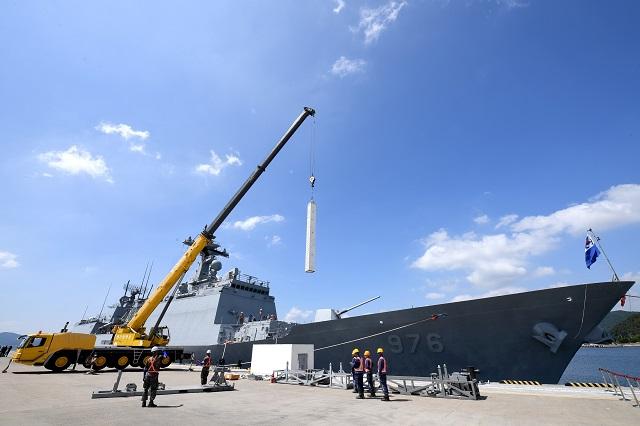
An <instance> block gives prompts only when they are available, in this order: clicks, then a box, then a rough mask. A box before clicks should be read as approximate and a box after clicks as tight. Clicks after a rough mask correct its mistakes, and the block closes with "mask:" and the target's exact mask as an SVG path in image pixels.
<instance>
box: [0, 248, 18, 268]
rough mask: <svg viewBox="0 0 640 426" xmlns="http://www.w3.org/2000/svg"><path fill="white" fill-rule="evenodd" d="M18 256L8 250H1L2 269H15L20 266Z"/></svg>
mask: <svg viewBox="0 0 640 426" xmlns="http://www.w3.org/2000/svg"><path fill="white" fill-rule="evenodd" d="M17 259H18V256H17V255H15V254H13V253H9V252H8V251H0V269H13V268H17V267H18V266H20V264H19V263H18V261H17Z"/></svg>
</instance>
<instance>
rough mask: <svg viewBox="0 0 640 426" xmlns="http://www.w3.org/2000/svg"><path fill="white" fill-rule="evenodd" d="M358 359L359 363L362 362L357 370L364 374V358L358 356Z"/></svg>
mask: <svg viewBox="0 0 640 426" xmlns="http://www.w3.org/2000/svg"><path fill="white" fill-rule="evenodd" d="M356 358H357V359H358V361H360V364H358V366H357V367H356V369H355V370H356V371H362V372H364V362H362V358H361V357H359V356H357V357H356Z"/></svg>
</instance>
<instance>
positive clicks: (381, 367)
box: [376, 348, 389, 401]
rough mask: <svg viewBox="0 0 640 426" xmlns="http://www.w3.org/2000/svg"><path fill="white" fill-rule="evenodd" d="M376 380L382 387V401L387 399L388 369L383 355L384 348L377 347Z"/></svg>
mask: <svg viewBox="0 0 640 426" xmlns="http://www.w3.org/2000/svg"><path fill="white" fill-rule="evenodd" d="M376 352H377V353H378V380H379V381H380V386H381V387H382V393H383V396H382V401H389V388H388V387H387V372H388V371H389V365H388V364H387V359H386V358H385V357H384V349H382V348H378V350H377V351H376Z"/></svg>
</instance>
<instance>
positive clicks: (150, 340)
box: [5, 107, 315, 371]
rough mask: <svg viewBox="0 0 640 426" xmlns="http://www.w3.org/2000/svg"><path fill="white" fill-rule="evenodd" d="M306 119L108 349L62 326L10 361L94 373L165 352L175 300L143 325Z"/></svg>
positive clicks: (172, 353) (31, 340)
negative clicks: (167, 318) (157, 349)
mask: <svg viewBox="0 0 640 426" xmlns="http://www.w3.org/2000/svg"><path fill="white" fill-rule="evenodd" d="M310 115H311V116H313V115H315V110H313V109H312V108H308V107H305V108H304V110H303V111H302V113H301V114H300V115H299V116H298V117H297V118H296V120H295V121H294V122H293V124H292V125H291V127H289V129H288V130H287V131H286V132H285V134H284V135H283V136H282V138H280V140H279V141H278V143H277V144H276V146H275V147H274V148H273V150H272V151H271V153H269V155H268V156H267V158H266V159H265V160H264V161H263V162H262V163H261V164H260V165H259V166H258V167H257V168H256V170H255V171H254V172H253V173H252V174H251V176H249V178H248V179H247V180H246V181H245V182H244V184H243V185H242V186H241V187H240V189H239V190H238V191H237V192H236V193H235V195H234V196H233V197H232V198H231V200H229V202H228V203H227V205H226V206H225V207H224V208H223V209H222V211H221V212H220V213H219V214H218V216H217V217H216V218H215V219H214V220H213V222H211V223H210V224H209V225H208V226H207V227H206V228H205V229H204V230H203V231H202V232H201V233H200V234H199V235H198V236H197V237H196V238H195V239H194V240H193V243H192V244H191V245H190V246H189V248H188V249H187V251H186V252H185V253H184V254H183V255H182V257H181V258H180V260H178V262H177V263H176V264H175V266H174V267H173V268H172V269H171V271H169V273H168V274H167V275H166V276H165V277H164V278H163V279H162V281H161V282H160V283H159V284H158V286H157V287H156V289H155V291H154V292H153V293H152V294H151V295H150V296H149V297H148V298H147V300H146V301H145V302H144V303H143V305H142V306H141V307H140V308H139V309H138V311H137V312H136V313H135V315H134V316H133V317H132V318H131V320H130V321H129V322H128V323H127V324H125V325H117V326H115V327H113V329H112V330H111V332H112V333H113V339H112V344H111V345H108V346H98V347H96V346H95V343H96V336H95V335H93V334H86V333H74V332H69V331H67V327H66V326H65V327H64V328H63V329H62V330H61V331H60V332H59V333H43V332H42V331H39V332H38V333H34V334H30V335H28V336H24V338H23V341H22V343H21V344H20V345H19V347H18V349H17V350H16V351H15V353H14V355H13V357H12V361H14V362H17V363H20V364H27V365H36V366H44V367H45V368H47V369H49V370H52V371H62V370H65V369H66V368H67V367H69V365H71V364H83V365H85V366H86V367H89V364H90V362H91V360H92V359H93V358H95V359H93V365H94V368H96V369H102V368H104V367H115V368H118V369H124V368H126V367H127V366H129V365H132V366H142V365H143V364H144V362H145V361H146V358H147V357H148V356H149V354H150V350H151V347H153V346H166V345H167V344H168V343H169V339H170V336H169V329H168V328H167V327H161V326H160V321H161V320H162V318H163V316H164V313H165V312H166V310H167V308H168V307H169V304H170V303H171V300H172V299H173V294H172V295H171V296H170V297H169V298H168V300H167V303H166V304H165V307H164V310H163V312H162V313H161V314H160V316H159V318H158V321H157V322H156V324H155V326H153V327H151V329H150V330H149V331H147V330H146V328H145V325H144V324H145V322H146V321H147V319H148V318H149V316H150V315H151V313H152V312H153V311H154V310H155V309H156V308H157V307H158V305H159V304H160V303H161V302H162V301H163V300H164V299H165V297H167V295H168V294H169V292H170V291H171V289H172V288H174V287H176V283H178V282H180V281H181V280H182V278H183V277H184V275H185V274H186V272H187V271H188V270H189V268H190V267H191V265H192V264H193V262H194V261H195V259H196V257H197V256H198V254H200V252H201V251H202V250H203V249H204V248H205V247H206V246H207V245H208V244H210V243H211V242H212V240H213V239H214V238H215V237H214V233H215V232H216V231H217V230H218V228H219V227H220V225H222V223H223V222H224V220H225V219H226V218H227V216H228V215H229V213H231V211H232V210H233V209H234V208H235V206H236V205H237V204H238V203H239V202H240V200H241V199H242V197H244V195H245V194H246V193H247V191H249V189H250V188H251V186H252V185H253V184H254V183H255V182H256V181H257V180H258V178H259V177H260V175H261V174H262V173H263V172H264V171H265V170H266V168H267V166H268V165H269V164H270V163H271V161H272V160H273V159H274V158H275V156H276V155H277V154H278V152H280V150H281V149H282V148H283V147H284V145H285V144H286V143H287V141H288V140H289V139H290V138H291V136H293V134H294V133H295V132H296V130H298V127H300V125H301V124H302V123H303V122H304V120H305V119H306V118H307V117H308V116H310ZM174 293H175V290H174ZM163 349H164V350H165V354H166V356H165V358H164V361H163V366H164V367H166V366H168V365H169V364H171V362H173V361H174V360H176V359H178V358H181V357H182V353H183V351H182V349H181V348H169V347H166V348H163ZM7 368H8V367H7ZM5 371H6V369H5Z"/></svg>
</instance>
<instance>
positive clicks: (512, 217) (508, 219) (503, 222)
mask: <svg viewBox="0 0 640 426" xmlns="http://www.w3.org/2000/svg"><path fill="white" fill-rule="evenodd" d="M516 220H518V215H517V214H508V215H506V216H502V217H501V218H500V220H499V221H498V224H497V225H496V229H498V228H502V227H503V226H509V225H511V224H512V223H513V222H515V221H516Z"/></svg>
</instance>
